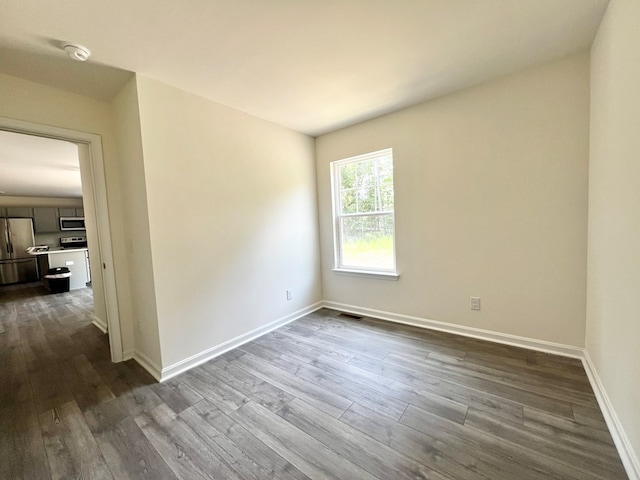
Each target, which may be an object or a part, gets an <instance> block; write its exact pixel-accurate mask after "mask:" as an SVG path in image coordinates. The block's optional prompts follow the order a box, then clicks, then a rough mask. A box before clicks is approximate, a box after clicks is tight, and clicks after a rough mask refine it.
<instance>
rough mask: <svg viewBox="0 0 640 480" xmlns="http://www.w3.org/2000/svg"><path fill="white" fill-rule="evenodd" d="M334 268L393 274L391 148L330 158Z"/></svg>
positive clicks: (394, 265) (394, 263)
mask: <svg viewBox="0 0 640 480" xmlns="http://www.w3.org/2000/svg"><path fill="white" fill-rule="evenodd" d="M331 180H332V191H333V215H334V237H335V261H336V265H335V267H336V270H338V271H339V270H347V271H349V270H351V271H362V272H371V273H389V274H395V270H396V259H395V238H394V211H393V152H392V150H391V149H390V148H389V149H386V150H380V151H378V152H373V153H367V154H365V155H359V156H357V157H352V158H346V159H344V160H339V161H336V162H332V163H331Z"/></svg>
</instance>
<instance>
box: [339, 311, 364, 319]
mask: <svg viewBox="0 0 640 480" xmlns="http://www.w3.org/2000/svg"><path fill="white" fill-rule="evenodd" d="M338 316H339V317H347V318H350V319H352V320H362V317H361V316H360V315H354V314H353V313H344V312H342V313H340V314H339V315H338Z"/></svg>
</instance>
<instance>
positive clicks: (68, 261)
mask: <svg viewBox="0 0 640 480" xmlns="http://www.w3.org/2000/svg"><path fill="white" fill-rule="evenodd" d="M64 264H65V265H73V260H67V261H66V262H64Z"/></svg>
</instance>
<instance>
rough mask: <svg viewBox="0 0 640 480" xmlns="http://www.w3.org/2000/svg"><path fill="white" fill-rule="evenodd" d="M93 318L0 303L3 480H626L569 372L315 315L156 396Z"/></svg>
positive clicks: (29, 294)
mask: <svg viewBox="0 0 640 480" xmlns="http://www.w3.org/2000/svg"><path fill="white" fill-rule="evenodd" d="M91 315H92V297H91V290H90V289H83V290H78V291H74V292H70V293H64V294H58V295H46V294H44V292H42V291H41V290H40V289H38V288H9V289H2V290H0V365H1V367H2V368H0V388H1V391H0V478H1V479H67V478H77V479H80V478H81V479H117V480H120V479H128V478H131V479H154V480H157V479H175V478H180V479H218V480H219V479H271V478H278V479H306V478H312V479H334V478H338V479H349V480H353V479H384V480H387V479H421V478H422V479H436V480H443V479H450V480H458V479H463V480H464V479H491V480H501V479H503V480H507V479H524V480H527V479H558V480H559V479H575V480H590V479H592V480H615V479H624V478H627V477H626V475H625V473H624V470H623V467H622V465H621V463H620V459H619V457H618V454H617V452H616V450H615V448H614V446H613V442H612V440H611V436H610V435H609V432H608V431H607V427H606V425H605V422H604V420H603V417H602V415H601V412H600V410H599V409H598V405H597V403H596V401H595V398H594V395H593V392H592V390H591V388H590V386H589V383H588V381H587V378H586V376H585V373H584V371H583V369H582V366H581V364H580V362H579V361H577V360H573V359H567V358H562V357H557V356H553V355H548V354H543V353H537V352H532V351H527V350H522V349H518V348H513V347H508V346H502V345H495V344H491V343H487V342H482V341H478V340H473V339H468V338H463V337H458V336H454V335H449V334H445V333H439V332H431V331H426V330H421V329H418V328H412V327H405V326H399V325H395V324H389V323H385V322H381V321H376V320H373V319H368V318H365V319H362V320H360V321H358V320H354V319H351V318H347V317H344V316H340V315H339V312H335V311H330V310H321V311H319V312H316V313H313V314H311V315H308V316H306V317H305V318H303V319H300V320H298V321H296V322H293V323H291V324H289V325H287V326H285V327H282V328H280V329H278V330H276V331H274V332H272V333H270V334H268V335H265V336H263V337H261V338H259V339H257V340H254V341H253V342H250V343H248V344H246V345H244V346H242V347H241V348H238V349H236V350H233V351H231V352H229V353H227V354H225V355H222V356H221V357H218V358H217V359H215V360H212V361H210V362H208V363H206V364H204V365H202V366H200V367H197V368H195V369H193V370H191V371H190V372H187V373H185V374H182V375H180V376H178V377H176V378H174V379H172V380H170V381H168V382H166V383H163V384H157V383H155V382H154V381H153V379H152V378H151V377H150V376H149V375H148V374H147V373H146V372H145V371H144V370H143V369H142V368H141V367H139V366H138V365H137V364H136V363H135V362H133V361H128V362H125V363H121V364H112V363H111V362H110V360H109V348H108V343H107V337H106V335H103V334H101V333H100V331H99V330H98V329H97V328H95V327H94V326H92V325H91V323H90V321H91ZM214 321H221V320H215V319H213V318H212V322H214Z"/></svg>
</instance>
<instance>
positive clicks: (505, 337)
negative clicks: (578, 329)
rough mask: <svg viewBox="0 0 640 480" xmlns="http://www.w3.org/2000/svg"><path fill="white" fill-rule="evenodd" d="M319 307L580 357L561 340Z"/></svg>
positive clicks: (577, 349) (354, 309)
mask: <svg viewBox="0 0 640 480" xmlns="http://www.w3.org/2000/svg"><path fill="white" fill-rule="evenodd" d="M323 306H325V307H326V308H331V309H334V310H340V311H342V312H347V313H355V314H358V315H363V316H369V317H373V318H379V319H380V320H387V321H389V322H395V323H402V324H405V325H412V326H414V327H421V328H427V329H430V330H438V331H440V332H447V333H454V334H456V335H462V336H464V337H471V338H477V339H480V340H487V341H489V342H494V343H502V344H504V345H511V346H514V347H521V348H527V349H529V350H536V351H539V352H546V353H553V354H555V355H562V356H563V357H571V358H579V359H582V358H583V354H582V352H583V349H582V348H581V347H574V346H572V345H564V344H561V343H553V342H547V341H545V340H536V339H534V338H526V337H519V336H517V335H510V334H508V333H500V332H493V331H491V330H483V329H481V328H473V327H467V326H464V325H454V324H451V323H445V322H438V321H436V320H429V319H426V318H420V317H413V316H410V315H402V314H400V313H393V312H385V311H383V310H374V309H372V308H364V307H358V306H356V305H347V304H344V303H338V302H330V301H326V300H325V301H324V302H323Z"/></svg>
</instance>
